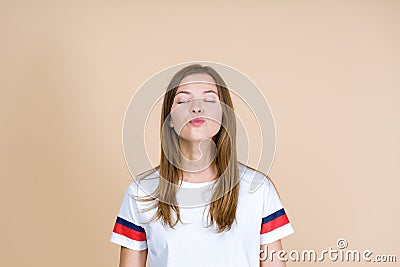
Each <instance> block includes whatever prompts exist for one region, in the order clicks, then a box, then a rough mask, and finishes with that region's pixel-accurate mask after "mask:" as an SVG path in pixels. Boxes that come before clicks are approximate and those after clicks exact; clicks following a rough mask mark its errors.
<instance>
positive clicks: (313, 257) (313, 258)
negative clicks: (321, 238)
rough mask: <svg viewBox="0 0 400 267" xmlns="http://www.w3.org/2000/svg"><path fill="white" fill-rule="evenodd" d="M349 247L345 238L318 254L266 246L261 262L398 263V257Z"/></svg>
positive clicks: (308, 250) (310, 250) (262, 251)
mask: <svg viewBox="0 0 400 267" xmlns="http://www.w3.org/2000/svg"><path fill="white" fill-rule="evenodd" d="M348 246H349V244H348V242H347V240H346V239H344V238H339V239H338V240H337V242H336V247H337V248H332V247H329V248H328V249H324V250H321V251H320V252H317V251H315V250H313V249H307V250H302V251H298V250H290V251H289V252H288V251H285V250H279V251H275V250H269V249H268V245H265V246H264V247H263V248H264V249H262V250H260V260H262V261H265V260H270V261H277V260H279V261H282V262H287V261H294V262H323V261H332V262H374V263H395V262H397V257H396V255H383V254H376V255H374V252H373V251H371V250H369V249H366V250H358V249H347V248H348Z"/></svg>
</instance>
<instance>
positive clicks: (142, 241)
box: [110, 181, 147, 250]
mask: <svg viewBox="0 0 400 267" xmlns="http://www.w3.org/2000/svg"><path fill="white" fill-rule="evenodd" d="M134 196H137V184H136V182H135V181H133V182H131V183H130V185H129V186H128V188H127V189H126V191H125V195H124V198H123V200H122V204H121V207H120V209H119V212H118V216H117V219H116V221H115V224H114V229H113V231H112V233H111V237H110V241H111V242H113V243H115V244H118V245H121V246H123V247H127V248H130V249H133V250H144V249H146V248H147V241H146V240H147V239H146V231H145V229H144V228H143V225H142V223H141V220H140V213H139V212H140V211H139V209H138V207H137V203H136V200H135V199H134V198H133V197H134Z"/></svg>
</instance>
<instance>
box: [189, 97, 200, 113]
mask: <svg viewBox="0 0 400 267" xmlns="http://www.w3.org/2000/svg"><path fill="white" fill-rule="evenodd" d="M200 103H201V100H200V99H193V101H192V106H191V107H190V108H191V112H192V113H203V107H202V106H201V105H200Z"/></svg>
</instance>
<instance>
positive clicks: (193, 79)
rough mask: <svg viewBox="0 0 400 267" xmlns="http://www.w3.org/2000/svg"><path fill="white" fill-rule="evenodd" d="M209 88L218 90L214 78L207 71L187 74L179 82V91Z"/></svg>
mask: <svg viewBox="0 0 400 267" xmlns="http://www.w3.org/2000/svg"><path fill="white" fill-rule="evenodd" d="M196 88H198V89H207V90H213V91H215V92H217V91H218V90H217V86H216V85H215V81H214V79H213V78H212V77H211V76H210V75H208V74H206V73H196V74H191V75H189V76H186V77H185V78H183V79H182V81H181V82H180V83H179V87H178V90H177V91H176V92H177V93H178V92H180V91H183V90H189V89H196Z"/></svg>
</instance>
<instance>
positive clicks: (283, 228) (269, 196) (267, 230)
mask: <svg viewBox="0 0 400 267" xmlns="http://www.w3.org/2000/svg"><path fill="white" fill-rule="evenodd" d="M263 197H264V207H263V215H262V221H261V231H260V244H261V245H264V244H270V243H272V242H274V241H277V240H279V239H281V238H284V237H286V236H288V235H290V234H292V233H294V229H293V227H292V225H291V223H290V222H289V218H288V216H287V215H286V212H285V209H284V208H283V206H282V203H281V201H280V199H279V196H278V194H277V192H276V190H275V187H274V185H273V184H272V182H271V181H270V180H269V179H268V178H267V179H266V180H265V183H264V196H263Z"/></svg>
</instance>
